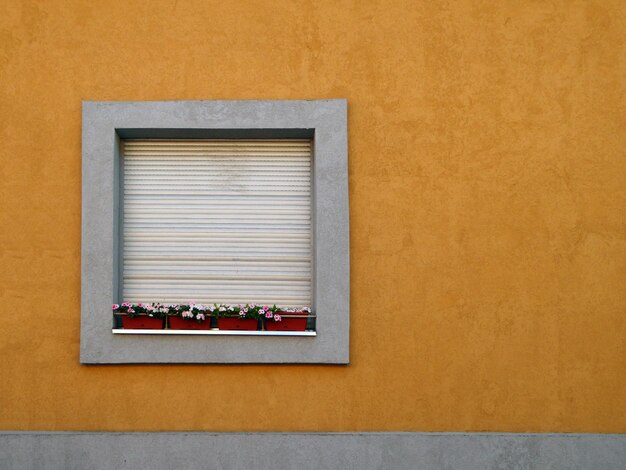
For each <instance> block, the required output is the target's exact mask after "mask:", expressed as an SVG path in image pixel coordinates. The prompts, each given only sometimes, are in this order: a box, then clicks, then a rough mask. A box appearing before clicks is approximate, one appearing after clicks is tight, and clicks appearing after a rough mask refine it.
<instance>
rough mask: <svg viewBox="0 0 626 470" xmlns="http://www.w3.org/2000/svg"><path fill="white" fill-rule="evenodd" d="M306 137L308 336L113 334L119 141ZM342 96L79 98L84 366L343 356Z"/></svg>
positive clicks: (321, 360)
mask: <svg viewBox="0 0 626 470" xmlns="http://www.w3.org/2000/svg"><path fill="white" fill-rule="evenodd" d="M290 137H291V138H305V137H310V138H312V139H313V147H314V150H313V181H312V187H313V208H312V210H313V244H314V246H313V257H314V259H313V265H314V270H313V286H314V288H313V307H314V309H315V312H316V314H317V322H316V323H317V324H316V326H317V336H315V337H259V336H249V337H242V336H219V337H218V336H176V335H159V336H156V335H154V336H153V335H114V334H112V331H111V327H112V319H111V303H113V302H114V300H117V298H118V292H119V284H120V282H119V279H120V276H119V272H120V267H121V266H120V263H119V261H118V259H119V247H120V241H119V228H120V224H119V216H120V185H119V180H120V176H119V171H120V151H119V142H120V139H125V138H144V139H145V138H182V139H184V138H290ZM349 235H350V230H349V206H348V132H347V102H346V100H344V99H338V100H311V101H300V100H298V101H287V100H284V101H256V100H250V101H137V102H135V101H84V102H83V114H82V248H81V265H82V266H81V336H80V362H81V363H83V364H122V363H165V364H166V363H282V364H284V363H314V364H347V363H349V330H350V236H349Z"/></svg>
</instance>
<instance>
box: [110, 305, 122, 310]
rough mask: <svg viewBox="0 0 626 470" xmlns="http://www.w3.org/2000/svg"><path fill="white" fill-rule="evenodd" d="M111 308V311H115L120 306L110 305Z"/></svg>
mask: <svg viewBox="0 0 626 470" xmlns="http://www.w3.org/2000/svg"><path fill="white" fill-rule="evenodd" d="M111 308H112V309H113V310H117V309H118V308H120V306H119V305H117V304H113V305H111Z"/></svg>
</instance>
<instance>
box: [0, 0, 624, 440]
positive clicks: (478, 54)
mask: <svg viewBox="0 0 626 470" xmlns="http://www.w3.org/2000/svg"><path fill="white" fill-rule="evenodd" d="M1 10H2V13H1V14H0V156H1V160H0V163H1V166H0V205H1V206H0V207H1V212H0V223H1V227H2V230H1V232H0V250H1V251H0V263H1V267H2V269H0V301H1V305H2V307H1V308H2V320H1V326H0V378H1V380H0V397H2V399H1V405H0V429H24V430H26V429H41V430H217V431H237V430H283V431H289V430H309V431H347V430H432V431H454V430H474V431H475V430H494V431H585V432H586V431H588V432H626V413H624V409H626V349H625V343H626V289H625V284H626V282H625V281H626V219H625V217H626V215H625V214H626V151H625V150H624V149H625V148H626V119H625V111H624V98H625V96H626V95H625V91H626V88H625V85H624V83H625V82H624V77H625V76H626V54H625V48H624V44H625V42H626V33H625V32H626V4H625V3H624V2H623V1H620V0H615V1H612V0H597V1H511V2H508V1H500V2H492V1H485V2H479V1H474V0H467V1H448V2H446V1H438V2H435V1H416V0H414V1H406V2H401V1H353V2H341V1H295V2H293V1H277V0H268V1H260V0H257V1H239V0H237V1H235V0H227V1H224V0H219V1H206V0H198V1H185V0H178V1H176V0H171V1H155V0H150V1H143V2H140V1H129V0H124V1H101V2H94V1H80V2H77V1H71V0H62V1H18V0H4V1H3V2H2V6H1ZM338 97H339V98H343V97H345V98H347V99H348V103H349V138H350V166H349V168H350V185H351V186H350V198H351V199H350V208H351V248H352V253H351V266H352V316H351V319H352V328H351V357H352V361H353V362H352V364H351V365H350V366H348V367H332V366H211V365H207V366H81V365H79V362H78V349H79V315H80V314H79V300H80V210H81V176H80V168H81V162H80V158H81V155H80V151H81V100H83V99H87V100H163V99H254V98H260V99H300V98H338Z"/></svg>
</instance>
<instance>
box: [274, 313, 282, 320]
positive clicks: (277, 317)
mask: <svg viewBox="0 0 626 470" xmlns="http://www.w3.org/2000/svg"><path fill="white" fill-rule="evenodd" d="M281 320H282V318H280V315H279V314H278V313H277V314H276V315H274V321H281Z"/></svg>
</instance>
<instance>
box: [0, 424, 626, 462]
mask: <svg viewBox="0 0 626 470" xmlns="http://www.w3.org/2000/svg"><path fill="white" fill-rule="evenodd" d="M0 468H1V469H3V470H5V469H20V470H21V469H40V468H41V469H144V468H145V469H148V468H149V469H178V468H184V469H206V468H210V469H213V468H215V469H240V468H241V469H272V470H274V469H326V468H328V469H359V470H362V469H457V468H461V469H481V470H482V469H594V470H597V469H611V470H615V469H626V434H513V433H511V434H509V433H412V432H405V433H402V432H401V433H208V432H206V433H205V432H154V433H141V432H138V433H96V432H0Z"/></svg>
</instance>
